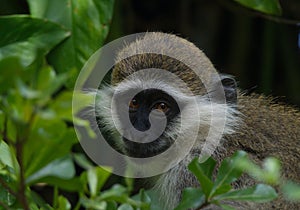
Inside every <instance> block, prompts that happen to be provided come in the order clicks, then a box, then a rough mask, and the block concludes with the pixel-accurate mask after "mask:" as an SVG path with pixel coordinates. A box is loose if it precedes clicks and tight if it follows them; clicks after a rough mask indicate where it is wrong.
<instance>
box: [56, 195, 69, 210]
mask: <svg viewBox="0 0 300 210" xmlns="http://www.w3.org/2000/svg"><path fill="white" fill-rule="evenodd" d="M69 209H71V204H70V202H69V201H68V200H67V199H66V198H65V197H64V196H62V195H60V196H59V197H58V208H57V210H69Z"/></svg>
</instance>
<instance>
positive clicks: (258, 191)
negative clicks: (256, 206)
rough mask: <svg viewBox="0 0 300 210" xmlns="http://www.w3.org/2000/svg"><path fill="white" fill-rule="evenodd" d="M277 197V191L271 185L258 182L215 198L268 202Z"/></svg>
mask: <svg viewBox="0 0 300 210" xmlns="http://www.w3.org/2000/svg"><path fill="white" fill-rule="evenodd" d="M275 198H277V193H276V191H275V190H274V188H272V187H271V186H269V185H265V184H258V185H256V186H254V187H250V188H247V189H242V190H235V191H230V192H228V193H225V194H222V195H219V196H216V197H215V198H214V199H215V200H219V201H220V200H239V201H252V202H268V201H271V200H273V199H275Z"/></svg>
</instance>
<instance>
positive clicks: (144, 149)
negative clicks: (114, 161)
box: [123, 138, 174, 158]
mask: <svg viewBox="0 0 300 210" xmlns="http://www.w3.org/2000/svg"><path fill="white" fill-rule="evenodd" d="M123 142H124V146H125V154H126V155H128V156H129V157H133V158H149V157H154V156H156V155H159V154H161V153H163V152H165V151H166V150H167V149H168V148H169V147H170V146H172V144H173V143H174V142H173V141H170V140H165V139H163V138H159V139H156V140H154V141H152V142H149V143H138V142H135V141H130V140H128V139H126V138H123Z"/></svg>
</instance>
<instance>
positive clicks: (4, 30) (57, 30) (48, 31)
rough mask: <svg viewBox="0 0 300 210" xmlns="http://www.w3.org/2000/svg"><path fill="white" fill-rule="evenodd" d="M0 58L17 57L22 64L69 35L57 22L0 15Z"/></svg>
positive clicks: (45, 52) (22, 16)
mask: <svg viewBox="0 0 300 210" xmlns="http://www.w3.org/2000/svg"><path fill="white" fill-rule="evenodd" d="M0 25H1V30H0V37H1V39H0V60H1V59H3V58H5V57H12V56H15V57H19V58H20V59H21V62H22V64H23V65H24V66H28V65H29V64H31V63H32V62H33V61H34V60H35V59H36V57H37V56H40V54H42V55H46V54H47V53H48V52H49V51H50V50H51V49H52V48H53V47H54V46H55V45H57V44H58V43H60V42H61V41H62V40H64V39H65V38H66V37H68V36H69V35H70V33H69V32H68V31H66V30H65V29H63V28H62V27H61V26H59V25H58V24H55V23H53V22H50V21H47V20H41V19H36V18H32V17H29V16H25V15H15V16H3V17H0Z"/></svg>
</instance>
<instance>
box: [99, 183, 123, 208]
mask: <svg viewBox="0 0 300 210" xmlns="http://www.w3.org/2000/svg"><path fill="white" fill-rule="evenodd" d="M98 199H100V200H106V201H112V200H113V201H117V202H120V203H125V202H126V201H127V199H128V195H127V189H126V188H125V187H124V186H122V185H119V184H115V185H114V186H113V187H112V188H110V189H108V190H106V191H104V192H102V193H101V195H100V196H99V198H98Z"/></svg>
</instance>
